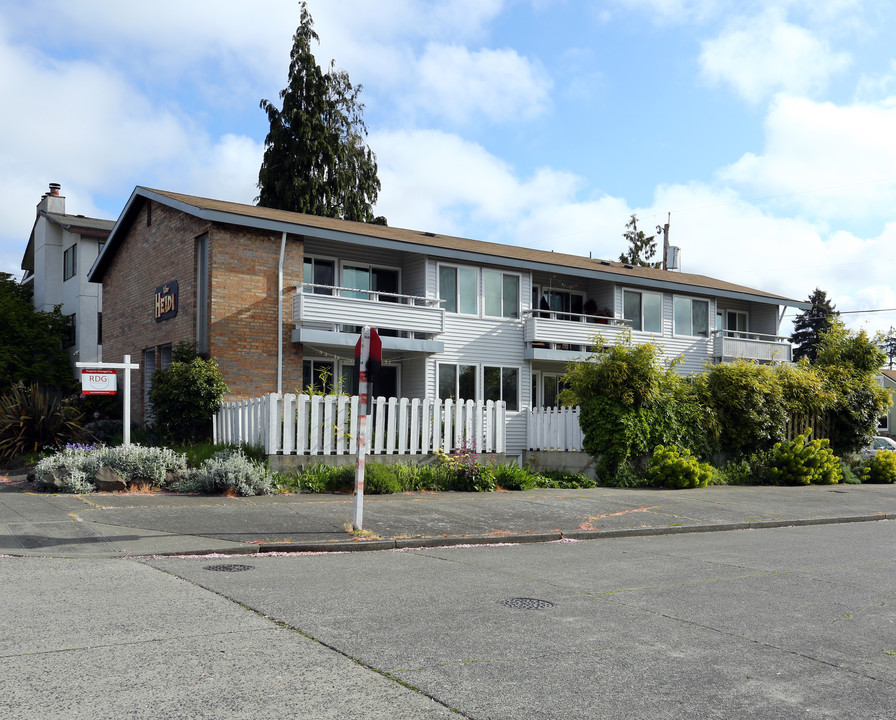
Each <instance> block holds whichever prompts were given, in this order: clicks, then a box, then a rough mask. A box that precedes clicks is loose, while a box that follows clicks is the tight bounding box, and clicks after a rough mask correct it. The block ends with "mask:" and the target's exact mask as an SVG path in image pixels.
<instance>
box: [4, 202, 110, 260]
mask: <svg viewBox="0 0 896 720" xmlns="http://www.w3.org/2000/svg"><path fill="white" fill-rule="evenodd" d="M41 217H45V218H47V220H49V221H50V222H51V223H53V224H54V225H58V226H59V227H61V228H63V229H64V230H67V231H68V232H71V233H75V234H77V235H83V236H85V237H95V238H100V239H105V238H107V237H108V236H109V233H110V232H112V228H114V227H115V221H114V220H102V219H100V218H91V217H87V216H85V215H66V214H65V213H51V212H46V211H44V210H40V211H39V212H38V215H37V219H36V220H35V221H34V224H35V225H37V220H38V219H40V218H41ZM21 267H22V270H31V271H33V270H34V227H32V228H31V236H30V237H29V238H28V245H27V246H26V247H25V254H24V255H23V256H22V264H21Z"/></svg>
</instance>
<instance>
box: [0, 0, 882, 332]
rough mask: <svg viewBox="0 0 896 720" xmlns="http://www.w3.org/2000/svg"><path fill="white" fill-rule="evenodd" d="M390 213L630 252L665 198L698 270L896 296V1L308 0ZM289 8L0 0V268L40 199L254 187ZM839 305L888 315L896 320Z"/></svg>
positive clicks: (10, 264)
mask: <svg viewBox="0 0 896 720" xmlns="http://www.w3.org/2000/svg"><path fill="white" fill-rule="evenodd" d="M308 6H309V9H310V11H311V14H312V16H313V17H314V20H315V28H316V30H317V31H318V33H319V35H320V38H321V43H320V45H319V46H318V47H317V57H318V61H319V62H320V64H321V65H326V64H328V63H329V61H330V59H331V58H332V59H335V61H336V64H337V66H338V67H340V68H342V69H345V70H346V71H347V72H348V73H349V75H350V77H351V79H352V81H353V82H355V83H361V84H363V85H364V91H363V93H362V100H363V101H364V103H365V105H366V112H365V119H366V122H367V126H368V129H369V135H368V142H369V144H370V146H371V147H372V148H373V150H374V151H375V152H376V154H377V158H378V162H379V168H380V179H381V181H382V192H381V195H380V200H379V204H378V208H377V210H378V213H381V214H384V215H386V217H387V218H388V220H389V223H390V225H393V226H399V227H410V228H415V229H420V230H429V231H433V232H438V233H440V234H457V235H463V236H467V237H472V238H476V239H482V240H495V241H498V242H505V243H512V244H517V245H524V246H530V247H538V248H542V249H553V250H557V251H564V252H572V253H579V254H582V255H587V254H588V253H589V252H590V253H592V254H593V255H594V256H595V257H604V258H611V259H615V258H617V257H618V255H619V253H620V252H621V251H622V250H623V249H624V247H625V245H624V241H623V239H622V232H623V230H624V225H625V223H626V221H627V220H628V217H629V215H630V214H631V213H633V212H635V213H637V214H638V217H639V218H640V223H641V227H642V228H643V229H645V230H646V231H648V232H652V231H653V228H654V227H655V226H656V225H657V224H661V223H663V222H665V220H666V217H667V213H670V212H671V238H672V242H673V244H676V245H679V246H680V247H681V251H682V264H683V269H684V270H685V271H687V272H694V273H702V274H706V275H710V276H713V277H718V278H721V279H725V280H728V281H731V282H737V283H741V284H744V285H748V286H752V287H757V288H760V289H763V290H768V291H770V292H776V293H780V294H783V295H786V296H789V297H793V298H798V299H804V298H806V297H807V296H808V295H809V294H810V293H811V292H812V291H813V289H814V288H815V287H816V286H817V287H821V288H822V289H824V290H825V291H827V293H828V294H829V296H831V297H833V299H834V301H835V303H836V305H837V307H838V308H839V309H840V310H843V311H850V310H875V309H881V308H896V293H894V290H893V286H892V278H893V269H894V267H896V262H894V261H896V218H894V212H893V208H896V171H894V167H896V132H894V130H896V58H894V52H893V50H892V38H893V37H894V36H896V33H894V31H896V10H894V9H893V7H892V3H891V2H889V1H888V0H755V1H752V2H751V1H750V0H730V1H729V0H603V1H602V2H601V1H597V2H596V1H594V0H591V1H590V2H586V1H584V0H428V1H424V0H379V1H378V2H370V1H369V0H340V2H338V3H337V2H332V1H331V0H310V1H309V3H308ZM298 17H299V11H298V4H297V3H296V2H293V0H254V1H253V2H252V3H246V2H237V1H236V0H230V1H228V0H217V1H216V2H206V1H205V0H192V1H191V2H189V3H183V2H174V1H173V0H158V1H157V2H155V3H153V4H152V6H151V7H150V6H149V5H148V4H147V5H144V4H132V3H120V2H111V1H107V0H80V1H79V2H74V3H73V2H61V1H56V0H45V2H43V3H42V4H41V11H40V12H34V11H33V9H31V8H29V7H27V5H26V4H23V3H20V2H16V1H15V0H0V67H3V68H4V71H3V73H2V75H0V93H2V97H3V98H4V103H3V104H4V111H3V113H0V138H2V140H0V143H2V145H0V271H6V272H13V273H15V274H17V275H18V274H19V270H18V268H19V263H20V260H21V256H22V252H23V250H24V246H25V242H26V241H27V238H28V234H29V231H30V229H31V225H32V223H33V221H34V206H35V205H36V204H37V202H38V201H39V199H40V196H41V194H42V193H43V192H44V191H45V190H46V188H47V184H48V183H49V182H59V183H61V184H62V186H63V194H64V195H65V196H66V198H67V200H66V202H67V210H68V211H69V212H72V213H81V214H85V215H89V216H94V217H104V218H116V217H117V216H118V215H119V213H120V212H121V210H122V208H123V206H124V203H125V202H126V200H127V198H128V196H129V195H130V193H131V192H132V190H133V188H134V186H136V185H145V186H149V187H158V188H162V189H167V190H174V191H178V192H185V193H193V194H197V195H204V196H208V197H214V198H221V199H227V200H234V201H238V202H252V200H253V198H254V197H255V194H256V188H255V182H256V181H257V174H258V167H259V164H260V161H261V154H262V152H263V144H264V138H265V135H266V132H267V126H266V122H265V117H264V114H263V113H262V111H261V110H260V109H259V107H258V103H259V100H260V99H261V98H268V99H271V100H274V99H276V98H277V96H278V93H279V91H280V89H281V88H282V87H284V85H285V84H286V79H287V69H288V63H289V50H290V47H291V44H292V33H293V32H294V30H295V27H296V25H297V23H298ZM844 318H845V319H846V320H847V321H848V323H849V324H850V325H852V326H854V327H860V326H864V327H867V328H868V329H869V330H887V329H889V327H890V326H891V325H896V312H890V313H884V312H875V313H862V314H855V315H846V316H844Z"/></svg>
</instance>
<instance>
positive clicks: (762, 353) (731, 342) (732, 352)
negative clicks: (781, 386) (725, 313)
mask: <svg viewBox="0 0 896 720" xmlns="http://www.w3.org/2000/svg"><path fill="white" fill-rule="evenodd" d="M713 355H714V356H715V357H716V358H718V359H720V360H728V359H736V360H762V361H766V362H773V361H774V362H792V361H793V348H792V346H791V345H790V338H787V337H783V336H781V335H766V334H765V333H755V332H739V331H736V330H715V331H713Z"/></svg>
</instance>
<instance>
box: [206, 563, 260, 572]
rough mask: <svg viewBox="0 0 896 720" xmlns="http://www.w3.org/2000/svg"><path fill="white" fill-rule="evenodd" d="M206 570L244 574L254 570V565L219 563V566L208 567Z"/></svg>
mask: <svg viewBox="0 0 896 720" xmlns="http://www.w3.org/2000/svg"><path fill="white" fill-rule="evenodd" d="M204 569H205V570H214V571H216V572H243V570H254V569H255V566H254V565H237V564H236V563H219V564H217V565H206V566H205V568H204Z"/></svg>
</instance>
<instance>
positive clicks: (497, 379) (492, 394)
mask: <svg viewBox="0 0 896 720" xmlns="http://www.w3.org/2000/svg"><path fill="white" fill-rule="evenodd" d="M482 378H483V387H484V392H483V398H484V399H485V400H503V401H504V402H505V403H507V409H508V410H519V409H520V400H519V396H520V393H519V387H520V371H519V368H507V367H492V366H489V365H486V366H485V367H483V368H482Z"/></svg>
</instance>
